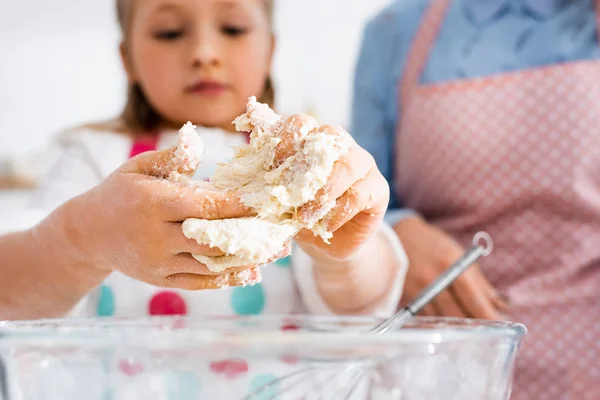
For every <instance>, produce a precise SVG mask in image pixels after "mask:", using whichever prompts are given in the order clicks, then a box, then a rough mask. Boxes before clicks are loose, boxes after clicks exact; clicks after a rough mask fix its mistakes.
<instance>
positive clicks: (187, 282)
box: [165, 267, 261, 290]
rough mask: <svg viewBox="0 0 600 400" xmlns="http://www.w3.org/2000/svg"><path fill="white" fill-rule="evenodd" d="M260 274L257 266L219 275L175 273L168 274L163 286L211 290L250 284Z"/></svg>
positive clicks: (258, 279) (258, 280) (257, 280)
mask: <svg viewBox="0 0 600 400" xmlns="http://www.w3.org/2000/svg"><path fill="white" fill-rule="evenodd" d="M260 280H261V274H260V270H259V269H258V268H257V267H254V268H250V269H248V270H245V271H241V272H228V273H224V274H220V275H212V276H209V275H195V274H177V275H172V276H169V277H168V278H167V280H166V282H165V286H167V287H171V288H178V289H185V290H211V289H223V288H227V287H234V286H244V285H251V284H254V283H257V282H260Z"/></svg>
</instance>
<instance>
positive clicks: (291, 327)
mask: <svg viewBox="0 0 600 400" xmlns="http://www.w3.org/2000/svg"><path fill="white" fill-rule="evenodd" d="M281 330H282V331H297V330H300V327H299V326H298V325H295V324H286V325H283V326H282V327H281Z"/></svg>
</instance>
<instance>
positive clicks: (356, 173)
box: [298, 145, 375, 222]
mask: <svg viewBox="0 0 600 400" xmlns="http://www.w3.org/2000/svg"><path fill="white" fill-rule="evenodd" d="M374 165H375V161H374V160H373V157H372V156H371V155H370V154H369V153H368V152H367V151H365V150H363V149H362V148H361V147H359V146H357V145H354V146H352V147H351V148H350V151H349V152H348V154H346V155H345V156H344V157H342V158H341V159H340V160H338V161H337V162H336V163H335V164H334V166H333V170H332V171H331V175H330V176H329V178H328V179H327V184H326V185H325V186H324V187H323V188H322V189H320V190H319V191H318V192H317V194H316V196H315V199H314V200H311V201H309V202H308V203H306V204H304V205H303V206H302V207H300V208H299V209H298V217H299V218H300V220H301V221H304V222H308V221H310V220H311V218H312V216H313V215H314V214H315V213H317V212H318V211H319V209H320V208H321V207H322V206H323V203H324V202H326V201H328V200H329V199H332V200H333V199H337V198H339V197H341V196H343V195H344V193H345V192H346V191H347V190H348V188H350V187H352V185H354V184H355V183H357V182H358V181H360V180H362V179H364V178H365V177H366V176H367V175H368V174H369V172H370V171H371V170H372V169H373V166H374Z"/></svg>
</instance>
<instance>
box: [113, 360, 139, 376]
mask: <svg viewBox="0 0 600 400" xmlns="http://www.w3.org/2000/svg"><path fill="white" fill-rule="evenodd" d="M119 370H120V371H121V372H122V373H124V374H125V375H127V376H136V375H138V374H141V373H142V372H143V371H144V366H143V365H142V364H140V363H136V362H135V361H132V360H120V361H119Z"/></svg>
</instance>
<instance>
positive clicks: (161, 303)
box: [148, 292, 187, 315]
mask: <svg viewBox="0 0 600 400" xmlns="http://www.w3.org/2000/svg"><path fill="white" fill-rule="evenodd" d="M148 308H149V313H150V315H186V314H187V306H186V304H185V300H183V298H182V297H181V296H180V295H178V294H177V293H174V292H159V293H157V294H156V295H154V297H152V299H151V300H150V304H149V307H148Z"/></svg>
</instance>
